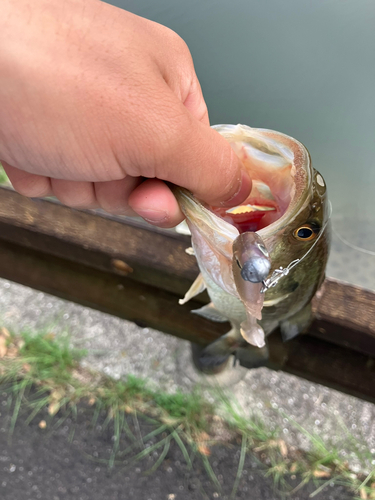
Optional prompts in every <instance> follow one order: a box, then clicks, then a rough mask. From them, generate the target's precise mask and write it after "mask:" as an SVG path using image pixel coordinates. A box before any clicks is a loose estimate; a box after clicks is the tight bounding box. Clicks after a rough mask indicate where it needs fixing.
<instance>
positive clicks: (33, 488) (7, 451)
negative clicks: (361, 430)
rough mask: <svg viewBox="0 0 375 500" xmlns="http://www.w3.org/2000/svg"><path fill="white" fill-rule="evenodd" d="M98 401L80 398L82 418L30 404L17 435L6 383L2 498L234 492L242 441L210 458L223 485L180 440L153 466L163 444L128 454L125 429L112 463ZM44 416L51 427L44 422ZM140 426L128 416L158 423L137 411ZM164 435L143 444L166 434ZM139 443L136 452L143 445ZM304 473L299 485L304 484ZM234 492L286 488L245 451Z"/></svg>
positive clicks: (267, 493)
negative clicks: (188, 455) (35, 410)
mask: <svg viewBox="0 0 375 500" xmlns="http://www.w3.org/2000/svg"><path fill="white" fill-rule="evenodd" d="M93 413H94V410H93V408H90V407H85V406H81V407H80V408H79V411H78V414H77V416H76V418H75V419H74V421H73V419H72V418H70V417H67V418H65V419H64V417H65V415H64V413H61V414H58V415H57V416H55V417H54V418H52V419H51V418H49V416H48V414H47V413H46V412H44V413H43V412H42V413H41V414H39V415H38V416H37V417H36V418H35V419H34V420H33V421H32V422H31V423H30V424H28V425H26V424H25V420H26V418H27V416H28V415H29V414H30V411H28V412H25V411H22V410H21V412H20V415H19V417H18V419H17V423H16V426H15V429H14V432H13V434H12V436H11V435H10V433H9V427H10V425H11V415H12V411H10V409H9V408H8V395H7V393H6V392H5V391H4V390H2V388H1V387H0V498H1V500H37V499H41V500H64V499H69V500H89V499H90V500H128V499H129V500H131V499H137V500H188V499H189V500H201V499H202V500H207V499H215V498H218V499H228V500H229V499H230V498H231V493H232V489H233V485H234V482H235V478H236V474H237V470H238V469H237V468H238V462H239V457H240V444H238V443H232V444H231V445H228V444H227V445H225V446H224V445H216V446H213V447H212V449H211V452H212V453H211V456H210V457H209V462H210V464H211V466H212V469H213V471H214V473H215V475H216V477H217V479H218V481H219V483H220V488H219V487H218V486H217V485H215V484H214V483H213V481H212V480H211V479H210V478H209V474H208V472H207V469H206V468H205V467H204V464H203V461H202V459H201V457H200V456H198V455H195V456H194V457H192V468H191V469H189V468H188V466H187V464H186V461H185V459H184V457H183V454H182V452H181V449H180V448H179V447H178V446H177V444H176V443H175V442H174V440H172V441H171V446H170V448H169V450H168V452H167V454H166V456H165V458H164V460H163V462H162V463H161V465H160V466H159V467H158V468H157V469H156V470H155V471H153V472H147V471H149V470H150V469H151V468H152V466H153V465H154V464H155V462H156V460H157V458H158V457H159V456H160V454H161V453H162V450H163V448H159V449H158V450H157V451H154V452H153V453H151V455H150V456H149V457H146V458H144V459H142V460H141V461H138V462H135V463H134V462H132V461H131V460H129V461H128V462H127V461H126V460H125V458H126V457H125V456H121V450H124V448H126V447H127V446H129V439H128V440H127V438H126V436H122V439H121V443H122V444H121V445H120V448H119V450H120V454H119V455H117V457H116V463H115V465H114V467H113V468H112V469H110V468H109V467H108V460H109V459H110V457H111V453H112V449H113V442H114V440H113V428H112V429H111V427H110V426H108V427H106V428H104V425H103V424H104V420H105V415H100V416H99V418H98V420H97V422H96V424H95V426H93ZM43 419H45V420H46V422H47V427H46V428H45V429H42V428H40V427H39V424H40V422H41V420H43ZM138 421H139V428H138V426H137V425H136V423H134V425H133V424H132V423H130V424H129V426H130V428H131V430H132V432H133V433H134V434H135V435H143V436H145V435H147V433H149V432H150V431H152V430H153V429H154V428H155V426H154V424H150V423H148V422H147V421H145V420H144V419H138ZM160 439H161V437H160V435H159V436H158V437H155V438H151V439H149V440H148V441H147V442H146V443H143V446H145V447H146V446H149V445H151V444H152V443H156V441H157V440H160ZM139 450H140V449H139V448H138V449H137V450H135V451H134V453H133V456H134V455H136V454H137V453H139ZM298 482H299V481H298V478H296V480H295V481H294V484H293V486H295V485H297V484H298ZM318 486H319V483H317V484H315V485H314V484H309V485H307V486H305V487H304V488H303V489H300V490H299V491H298V492H296V493H295V494H294V495H293V496H292V497H289V498H292V499H293V500H307V499H308V498H309V494H310V493H311V492H313V491H315V490H316V489H317V487H318ZM232 498H235V499H254V500H279V499H280V498H283V494H282V493H280V492H279V491H278V490H277V489H276V488H275V484H274V481H273V479H272V478H270V477H266V476H265V468H264V466H263V465H262V464H261V463H260V462H259V461H258V460H257V459H256V458H255V457H253V456H251V455H247V457H246V460H245V465H244V470H243V474H242V477H241V479H240V482H239V485H238V490H237V493H236V495H235V496H233V497H232ZM314 498H315V500H339V499H340V500H345V499H351V498H353V496H352V495H351V494H350V493H349V492H348V491H346V490H345V489H344V488H343V487H341V486H336V485H333V486H327V487H326V488H325V489H324V490H323V491H322V492H321V493H318V494H317V495H316V496H315V497H314Z"/></svg>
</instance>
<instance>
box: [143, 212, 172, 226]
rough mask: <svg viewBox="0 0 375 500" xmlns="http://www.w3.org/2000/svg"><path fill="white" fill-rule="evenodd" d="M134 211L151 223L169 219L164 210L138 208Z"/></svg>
mask: <svg viewBox="0 0 375 500" xmlns="http://www.w3.org/2000/svg"><path fill="white" fill-rule="evenodd" d="M135 212H137V214H138V215H140V216H141V217H142V218H143V219H145V220H146V221H147V222H150V223H151V224H152V223H153V224H159V223H160V222H164V221H166V220H168V219H169V214H168V213H167V212H165V211H164V210H151V209H140V210H135Z"/></svg>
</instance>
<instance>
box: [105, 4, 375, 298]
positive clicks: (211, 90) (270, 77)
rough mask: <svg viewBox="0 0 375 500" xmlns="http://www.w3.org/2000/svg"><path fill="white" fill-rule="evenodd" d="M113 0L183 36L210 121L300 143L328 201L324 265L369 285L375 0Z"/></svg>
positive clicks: (372, 282) (373, 249)
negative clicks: (329, 231) (329, 233)
mask: <svg viewBox="0 0 375 500" xmlns="http://www.w3.org/2000/svg"><path fill="white" fill-rule="evenodd" d="M113 3H114V4H116V5H117V6H119V7H123V8H125V9H127V10H129V11H131V12H134V13H135V14H138V15H141V16H143V17H147V18H149V19H152V20H154V21H157V22H159V23H161V24H164V25H166V26H168V27H170V28H172V29H173V30H174V31H176V32H177V33H178V34H179V35H180V36H181V37H182V38H183V39H184V40H185V41H186V42H187V44H188V46H189V48H190V50H191V53H192V55H193V59H194V62H195V67H196V71H197V74H198V78H199V79H200V82H201V85H202V88H203V93H204V96H205V99H206V102H207V105H208V109H209V112H210V119H211V123H213V124H215V123H244V124H246V125H250V126H253V127H261V128H269V129H274V130H279V131H281V132H284V133H286V134H288V135H291V136H292V137H295V138H296V139H298V140H300V141H301V142H302V143H304V144H305V146H306V147H307V148H308V150H309V151H310V153H311V157H312V160H313V165H314V166H315V167H316V168H317V169H318V170H319V171H320V172H321V174H322V175H323V177H324V178H325V180H326V182H327V185H328V189H329V194H330V199H331V201H332V204H333V215H332V220H333V227H334V233H335V234H334V235H333V245H332V252H331V257H330V261H329V264H328V275H329V276H332V277H335V278H338V279H342V280H345V281H348V282H351V283H354V284H358V285H360V286H363V287H365V288H369V289H375V192H374V191H375V159H374V158H375V96H374V93H375V31H374V26H375V2H374V1H373V0H361V1H360V2H358V0H340V1H338V0H315V1H313V2H312V1H311V0H298V1H297V0H282V1H280V0H267V1H261V0H231V1H230V2H228V0H226V1H224V0H200V1H198V0H192V1H186V0H185V1H183V0H158V1H157V2H155V0H126V1H125V0H114V2H113Z"/></svg>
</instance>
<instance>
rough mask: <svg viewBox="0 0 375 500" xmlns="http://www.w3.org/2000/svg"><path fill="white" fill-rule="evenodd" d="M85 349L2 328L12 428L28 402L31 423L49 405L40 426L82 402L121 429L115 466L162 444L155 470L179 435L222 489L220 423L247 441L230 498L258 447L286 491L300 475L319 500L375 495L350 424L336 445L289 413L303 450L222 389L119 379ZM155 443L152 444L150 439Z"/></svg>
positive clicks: (0, 362) (1, 365) (1, 369)
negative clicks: (349, 454)
mask: <svg viewBox="0 0 375 500" xmlns="http://www.w3.org/2000/svg"><path fill="white" fill-rule="evenodd" d="M84 354H85V351H83V350H77V349H73V348H72V347H71V346H70V343H69V339H68V338H55V336H54V335H53V334H48V333H41V334H39V335H32V334H30V333H23V334H22V335H19V336H16V335H12V334H10V333H9V332H8V331H7V330H5V329H4V328H3V329H1V328H0V382H1V383H2V385H3V388H5V389H6V390H7V392H8V394H9V397H8V406H9V407H10V408H12V418H11V423H10V433H12V432H13V430H14V427H15V425H16V423H17V420H18V418H19V414H20V411H21V408H25V409H27V411H28V416H27V418H26V423H27V424H28V423H30V422H31V421H32V420H34V419H35V418H37V416H38V415H40V414H41V412H42V411H44V413H43V420H40V424H39V425H40V426H41V425H43V426H45V427H46V428H47V429H49V428H51V427H53V428H55V427H56V426H58V425H61V424H62V423H63V422H64V421H65V420H66V418H68V416H71V417H73V419H74V418H75V417H76V415H77V413H78V411H77V405H78V403H80V402H81V403H86V404H88V405H90V406H91V407H92V408H93V422H92V423H93V425H94V426H95V425H96V423H97V421H98V419H99V416H100V415H103V414H105V415H106V418H105V420H104V423H103V425H102V428H103V429H105V428H106V427H108V426H111V430H112V431H113V436H114V437H113V448H112V452H111V454H110V457H109V459H107V460H102V462H104V463H106V464H107V465H108V466H109V467H112V466H113V465H115V464H117V463H121V464H124V463H125V462H126V463H127V464H131V463H134V462H137V461H139V460H142V459H143V458H145V457H146V456H149V455H150V454H151V453H153V452H154V451H155V450H158V452H159V456H158V458H157V459H156V460H155V462H154V464H153V465H152V467H151V468H150V469H149V470H147V471H145V473H147V474H152V473H153V472H154V471H155V470H156V469H157V468H158V467H159V466H160V465H161V464H162V463H163V460H164V459H165V457H166V456H167V453H168V451H169V448H170V446H171V443H172V441H174V442H175V443H176V444H177V446H178V447H179V448H180V450H181V452H182V455H183V457H184V460H185V462H186V465H187V467H188V468H191V467H192V464H193V460H196V459H197V458H198V459H199V460H200V461H201V463H202V465H203V467H204V469H205V470H206V473H207V475H208V476H209V477H210V479H211V480H212V482H213V483H214V484H215V486H216V488H217V490H218V491H220V487H221V486H220V482H219V481H218V479H217V477H216V474H215V472H214V469H213V467H212V465H211V463H210V459H209V455H210V450H211V448H212V447H213V446H215V445H218V443H217V442H216V441H215V439H216V440H217V436H216V434H215V432H216V431H214V428H215V425H216V426H217V425H218V423H219V424H220V425H221V426H222V428H224V429H226V431H227V435H229V436H231V437H232V440H237V442H238V444H239V445H240V456H239V460H238V468H237V476H236V479H235V482H234V484H233V488H232V494H231V497H230V498H235V496H236V492H237V489H238V487H239V483H240V480H241V476H242V472H243V469H244V464H245V459H246V455H247V454H248V453H251V454H252V455H253V456H255V457H256V459H257V460H258V461H259V462H260V463H261V464H263V466H264V470H265V474H266V475H268V476H271V477H272V478H273V480H274V484H275V488H277V489H279V490H281V491H284V492H285V491H289V493H290V492H291V491H290V487H289V484H290V482H289V480H290V478H291V479H294V478H295V477H298V478H299V484H298V486H297V487H295V488H294V490H293V492H296V491H298V490H299V489H301V488H302V487H303V486H304V484H305V483H307V482H311V481H314V482H316V490H315V492H314V493H312V494H311V498H313V497H314V496H316V495H317V494H318V493H319V492H320V491H321V490H322V489H324V488H325V487H327V486H328V485H329V484H330V483H331V482H332V481H334V482H335V484H343V485H345V486H346V487H348V488H351V489H352V490H353V491H355V492H356V495H357V498H359V499H362V500H363V499H368V500H372V499H375V467H374V460H375V456H374V454H372V453H371V452H370V450H369V449H368V447H367V446H364V444H363V443H361V442H359V441H358V440H356V439H354V438H353V436H351V434H350V432H349V431H348V430H347V429H344V428H343V431H342V433H341V434H342V436H343V442H342V443H339V444H336V445H333V444H331V443H326V442H324V441H323V440H322V439H321V438H320V437H319V436H317V435H314V434H311V433H309V432H308V431H307V430H306V429H304V428H303V427H302V426H300V425H299V424H298V423H296V422H294V421H293V420H291V419H290V418H289V417H288V416H287V415H285V414H283V417H284V418H288V419H289V422H290V423H291V425H293V426H294V427H295V429H296V432H299V433H302V434H303V435H305V436H306V437H307V438H308V440H309V442H310V445H311V447H310V451H309V452H308V453H306V452H301V451H300V450H295V449H292V448H290V447H289V446H288V445H287V444H286V443H285V442H284V440H283V439H282V438H281V436H282V434H281V433H280V430H277V429H276V430H270V429H269V428H267V426H266V424H265V423H264V422H263V421H262V418H261V415H256V414H254V415H253V416H252V417H251V418H249V417H248V416H244V415H243V414H242V413H241V409H240V408H239V406H238V405H237V404H236V402H235V401H233V400H231V399H230V398H229V397H228V395H227V394H226V393H224V392H223V391H221V390H219V389H216V390H215V391H214V392H213V393H212V396H213V398H214V402H213V403H209V402H207V400H206V398H205V397H204V395H203V393H202V392H201V391H200V390H199V389H197V390H196V391H194V392H193V393H191V394H186V393H182V392H176V393H174V394H167V393H165V392H161V391H153V390H151V389H149V387H148V384H147V381H145V380H142V379H139V378H137V377H134V376H128V377H127V379H126V380H121V381H116V380H113V379H111V378H109V377H106V376H103V375H100V374H97V373H92V372H90V371H88V370H84V369H82V368H81V367H80V365H79V361H80V360H81V359H82V357H83V356H84ZM45 409H47V410H48V411H47V412H46V411H45ZM219 410H220V411H219ZM218 411H219V412H220V415H218ZM46 413H47V415H48V417H46ZM39 418H41V417H39ZM139 418H142V419H147V421H148V423H150V424H151V426H152V430H151V431H150V432H149V433H148V434H147V435H142V433H141V430H140V429H141V427H140V425H139ZM73 435H74V434H72V435H71V437H70V438H71V439H73ZM215 436H216V437H215ZM125 438H126V439H125ZM227 439H228V438H227ZM125 441H126V443H125ZM150 441H151V442H152V444H148V445H145V443H149V442H150ZM343 448H347V449H348V448H350V449H351V450H353V453H354V455H355V457H356V460H357V462H358V463H360V464H361V470H360V472H357V471H356V472H354V471H353V470H351V469H350V467H349V464H348V463H347V461H346V460H344V458H343V457H342V456H341V455H340V452H339V450H340V449H343ZM91 459H93V457H91Z"/></svg>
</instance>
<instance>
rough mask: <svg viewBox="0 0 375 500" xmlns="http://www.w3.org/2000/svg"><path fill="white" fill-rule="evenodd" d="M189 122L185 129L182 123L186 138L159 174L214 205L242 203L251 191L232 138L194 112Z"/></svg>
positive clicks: (182, 131) (180, 132)
mask: <svg viewBox="0 0 375 500" xmlns="http://www.w3.org/2000/svg"><path fill="white" fill-rule="evenodd" d="M185 112H186V113H188V111H187V110H186V111H185ZM190 116H191V115H190ZM186 122H187V123H188V125H187V126H186V129H185V130H181V127H179V134H180V137H181V138H183V140H181V141H178V143H179V145H178V146H179V147H178V148H173V149H170V150H169V154H168V156H167V157H166V158H164V160H165V161H164V162H163V165H162V166H161V168H160V169H158V175H157V177H158V178H159V179H162V180H165V181H169V182H172V183H173V184H176V185H177V186H182V187H184V188H186V189H188V190H189V191H191V192H192V193H193V194H195V195H196V197H197V198H199V199H200V200H202V201H205V202H206V203H208V204H210V205H213V206H235V205H239V204H240V203H241V202H242V201H244V200H245V199H246V198H247V196H248V195H249V193H250V191H251V179H250V177H249V175H248V173H247V172H246V170H245V168H244V166H243V164H242V163H241V161H240V160H239V158H238V157H237V155H236V154H235V153H234V151H233V149H232V148H231V146H230V144H229V143H228V141H227V140H226V139H224V138H223V137H222V136H221V135H220V134H219V133H218V132H216V130H214V129H212V128H211V127H209V126H208V125H207V123H203V122H201V121H198V120H197V119H196V118H194V117H193V116H191V119H190V120H186Z"/></svg>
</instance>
